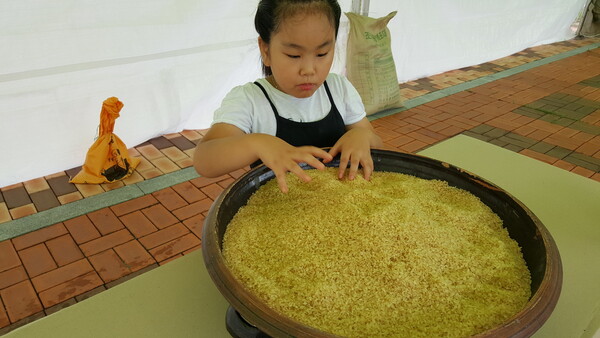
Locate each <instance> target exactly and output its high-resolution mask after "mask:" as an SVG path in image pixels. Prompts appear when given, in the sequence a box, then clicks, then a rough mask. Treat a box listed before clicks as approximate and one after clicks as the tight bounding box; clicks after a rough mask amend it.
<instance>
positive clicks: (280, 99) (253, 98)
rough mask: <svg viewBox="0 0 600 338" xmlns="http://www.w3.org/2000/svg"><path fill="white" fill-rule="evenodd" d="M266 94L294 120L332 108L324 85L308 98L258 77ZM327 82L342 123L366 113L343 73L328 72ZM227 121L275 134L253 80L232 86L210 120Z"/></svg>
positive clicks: (249, 130)
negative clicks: (278, 87) (276, 86)
mask: <svg viewBox="0 0 600 338" xmlns="http://www.w3.org/2000/svg"><path fill="white" fill-rule="evenodd" d="M257 81H258V83H260V84H261V85H262V86H263V87H264V88H265V90H266V91H267V94H268V95H269V98H270V99H271V101H272V102H273V104H274V105H275V108H277V112H278V113H279V115H280V116H281V117H284V118H287V119H289V120H292V121H296V122H313V121H318V120H321V119H322V118H324V117H325V116H327V114H328V113H329V111H330V109H331V104H330V103H329V98H328V97H327V92H326V91H325V86H324V85H322V86H321V87H319V89H317V91H316V92H315V93H314V94H313V95H312V96H311V97H307V98H301V99H299V98H296V97H293V96H291V95H288V94H285V93H283V92H281V91H279V90H277V89H275V88H274V87H273V86H272V85H271V84H270V83H269V81H267V80H266V79H264V78H263V79H259V80H257ZM326 81H327V85H328V86H329V90H330V91H331V96H332V97H333V102H334V103H335V106H336V107H337V109H338V111H339V112H340V115H341V116H342V119H343V120H344V124H346V125H350V124H353V123H356V122H358V121H360V120H361V119H362V118H364V117H365V116H366V113H365V107H364V105H363V103H362V100H361V98H360V96H359V94H358V92H357V91H356V89H355V88H354V87H353V86H352V84H351V83H350V81H348V79H346V78H345V77H343V76H341V75H338V74H334V73H330V74H329V75H328V76H327V80H326ZM215 123H229V124H232V125H234V126H236V127H238V128H240V129H241V130H242V131H243V132H245V133H247V134H249V133H263V134H270V135H275V133H276V129H277V124H276V120H275V115H274V113H273V109H272V108H271V105H270V104H269V101H268V100H267V98H266V97H265V94H264V93H263V92H262V91H261V90H260V88H259V87H258V86H257V85H255V84H254V83H252V82H249V83H246V84H244V85H242V86H237V87H235V88H233V89H232V90H231V91H230V92H229V93H228V94H227V96H225V98H224V99H223V102H222V103H221V107H219V109H217V110H216V111H215V113H214V118H213V124H215Z"/></svg>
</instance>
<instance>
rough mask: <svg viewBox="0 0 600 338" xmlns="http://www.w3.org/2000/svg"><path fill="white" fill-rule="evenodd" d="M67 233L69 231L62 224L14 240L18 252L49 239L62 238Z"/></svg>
mask: <svg viewBox="0 0 600 338" xmlns="http://www.w3.org/2000/svg"><path fill="white" fill-rule="evenodd" d="M66 233H67V229H66V228H65V226H64V225H63V224H62V223H58V224H54V225H51V226H48V227H45V228H42V229H39V230H36V231H33V232H30V233H28V234H25V235H22V236H19V237H16V238H13V239H12V242H13V244H14V246H15V249H16V250H17V251H19V250H22V249H25V248H27V247H30V246H34V245H36V244H40V243H43V242H45V241H47V240H49V239H52V238H56V237H58V236H62V235H64V234H66Z"/></svg>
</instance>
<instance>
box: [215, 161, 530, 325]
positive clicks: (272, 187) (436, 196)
mask: <svg viewBox="0 0 600 338" xmlns="http://www.w3.org/2000/svg"><path fill="white" fill-rule="evenodd" d="M336 173H337V169H335V168H329V169H326V170H324V171H318V170H311V172H310V173H309V175H310V176H311V177H312V181H311V182H309V183H304V182H300V180H298V179H297V178H296V177H295V176H293V175H288V177H287V180H288V185H289V193H287V194H283V193H281V192H280V191H279V188H278V187H277V183H276V181H275V180H271V181H269V182H268V183H266V184H265V185H264V186H263V187H261V188H260V189H259V190H258V191H257V192H256V193H255V194H254V195H253V196H252V197H251V198H250V199H249V200H248V204H247V205H246V206H244V207H242V208H241V209H240V210H239V211H238V213H237V214H236V215H235V217H234V218H233V220H232V221H231V223H230V224H229V225H228V227H227V231H226V233H225V236H224V240H223V255H224V258H225V260H226V265H227V266H228V268H229V269H230V270H231V272H232V273H233V274H234V275H235V276H236V278H238V280H239V281H240V282H241V283H242V284H243V285H245V287H246V288H247V290H248V291H249V292H251V293H253V294H255V295H256V296H258V297H259V298H261V299H262V300H263V301H264V302H265V303H266V304H267V305H268V306H269V307H270V308H272V309H274V310H276V311H278V312H279V313H281V314H283V315H285V316H288V317H291V318H293V319H294V320H297V321H299V322H301V323H304V324H306V325H308V326H312V327H315V328H318V329H320V330H323V331H326V332H329V333H333V334H336V335H340V336H345V337H432V336H440V337H441V336H444V337H465V336H469V335H473V334H476V333H480V332H483V331H485V330H487V329H490V328H493V327H495V326H497V325H498V324H500V323H502V322H503V321H505V320H506V319H507V318H509V317H511V316H513V315H514V314H515V313H517V312H518V311H519V310H521V309H522V308H523V307H524V305H525V304H526V303H527V301H528V300H529V298H530V274H529V270H528V269H527V266H526V265H525V262H524V260H523V257H522V254H521V251H520V248H519V246H518V244H517V243H516V242H515V241H514V240H512V239H511V238H510V237H509V236H508V233H507V231H506V229H505V228H503V226H502V221H501V219H500V218H499V217H498V216H497V215H496V214H494V213H493V212H492V211H491V210H490V209H489V207H487V206H486V205H485V204H483V203H482V202H481V201H480V200H479V199H478V198H477V197H476V196H474V195H473V194H471V193H469V192H467V191H464V190H461V189H458V188H454V187H450V186H448V184H447V183H446V182H444V181H439V180H424V179H419V178H416V177H413V176H409V175H404V174H398V173H385V172H376V173H374V175H373V177H372V179H371V181H366V180H364V179H363V178H362V177H358V178H356V179H355V180H353V181H348V180H338V179H337V178H336Z"/></svg>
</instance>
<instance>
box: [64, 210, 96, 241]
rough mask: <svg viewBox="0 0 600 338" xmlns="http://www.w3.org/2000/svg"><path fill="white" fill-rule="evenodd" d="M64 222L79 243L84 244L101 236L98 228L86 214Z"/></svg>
mask: <svg viewBox="0 0 600 338" xmlns="http://www.w3.org/2000/svg"><path fill="white" fill-rule="evenodd" d="M64 224H65V227H67V229H69V232H70V233H71V236H73V239H74V240H75V242H77V244H82V243H85V242H88V241H91V240H92V239H96V238H98V237H100V236H101V235H100V232H98V229H96V227H95V226H94V224H92V221H90V219H89V218H88V217H87V216H85V215H83V216H79V217H75V218H72V219H70V220H68V221H65V222H64Z"/></svg>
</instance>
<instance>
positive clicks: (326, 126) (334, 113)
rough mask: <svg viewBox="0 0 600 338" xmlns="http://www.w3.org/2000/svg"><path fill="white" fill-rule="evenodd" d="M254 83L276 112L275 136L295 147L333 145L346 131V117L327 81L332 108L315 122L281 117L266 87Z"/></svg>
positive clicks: (325, 83)
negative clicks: (332, 95) (335, 100)
mask: <svg viewBox="0 0 600 338" xmlns="http://www.w3.org/2000/svg"><path fill="white" fill-rule="evenodd" d="M254 84H256V85H257V86H258V87H259V88H260V89H261V90H262V92H263V93H264V94H265V97H266V98H267V100H268V101H269V104H271V108H272V109H273V113H274V114H275V120H276V121H277V123H276V125H277V129H276V130H277V131H276V133H275V136H277V137H279V138H280V139H282V140H284V141H286V142H287V143H289V144H291V145H293V146H295V147H300V146H315V147H319V148H327V147H333V145H334V144H335V143H336V142H337V140H338V139H339V138H340V137H342V135H344V133H345V132H346V125H345V124H344V119H342V115H340V112H339V111H338V109H337V107H336V106H335V103H334V102H333V98H332V97H331V92H330V91H329V86H327V82H324V83H323V84H324V85H325V91H326V92H327V97H329V102H330V103H331V110H330V111H329V113H328V114H327V116H325V117H324V118H322V119H320V120H318V121H313V122H296V121H292V120H288V119H286V118H284V117H281V116H280V115H279V113H278V112H277V108H275V105H274V104H273V102H272V101H271V99H270V98H269V95H267V91H266V90H265V88H264V87H263V86H261V85H260V83H258V82H254Z"/></svg>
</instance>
